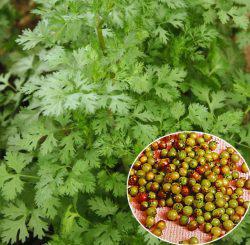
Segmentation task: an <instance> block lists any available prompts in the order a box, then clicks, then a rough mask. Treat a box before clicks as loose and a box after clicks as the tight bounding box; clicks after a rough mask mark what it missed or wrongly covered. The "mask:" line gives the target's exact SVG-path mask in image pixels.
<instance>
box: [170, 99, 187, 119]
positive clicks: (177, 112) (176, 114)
mask: <svg viewBox="0 0 250 245" xmlns="http://www.w3.org/2000/svg"><path fill="white" fill-rule="evenodd" d="M185 111H186V110H185V105H184V104H183V103H182V102H181V101H178V102H176V103H174V104H173V105H172V106H171V109H170V112H171V114H172V117H173V118H175V119H176V120H177V121H179V119H180V117H181V116H183V115H184V114H185Z"/></svg>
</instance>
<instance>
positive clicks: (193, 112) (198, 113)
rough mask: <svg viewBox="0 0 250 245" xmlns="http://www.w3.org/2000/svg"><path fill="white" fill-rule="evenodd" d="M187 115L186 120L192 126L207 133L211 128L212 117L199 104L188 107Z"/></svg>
mask: <svg viewBox="0 0 250 245" xmlns="http://www.w3.org/2000/svg"><path fill="white" fill-rule="evenodd" d="M188 110H189V115H188V118H189V119H190V120H191V122H192V124H194V125H198V126H200V127H201V128H203V129H204V130H205V131H209V129H210V128H211V127H212V120H213V117H212V115H211V114H210V113H209V112H208V111H207V108H206V107H205V106H203V105H201V104H198V103H193V104H191V105H189V107H188Z"/></svg>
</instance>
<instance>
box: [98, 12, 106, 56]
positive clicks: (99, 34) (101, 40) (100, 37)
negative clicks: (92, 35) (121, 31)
mask: <svg viewBox="0 0 250 245" xmlns="http://www.w3.org/2000/svg"><path fill="white" fill-rule="evenodd" d="M96 22H97V26H96V31H97V36H98V41H99V45H100V47H101V49H102V52H103V53H104V54H105V53H106V52H105V50H106V47H105V41H104V37H103V33H102V24H103V20H100V16H99V15H97V17H96Z"/></svg>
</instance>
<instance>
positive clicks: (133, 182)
mask: <svg viewBox="0 0 250 245" xmlns="http://www.w3.org/2000/svg"><path fill="white" fill-rule="evenodd" d="M137 181H138V177H137V175H131V176H130V177H129V180H128V184H129V185H136V183H137Z"/></svg>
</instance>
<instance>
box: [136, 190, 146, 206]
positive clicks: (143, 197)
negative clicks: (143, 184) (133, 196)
mask: <svg viewBox="0 0 250 245" xmlns="http://www.w3.org/2000/svg"><path fill="white" fill-rule="evenodd" d="M147 199H148V194H147V193H145V192H141V193H139V194H138V195H137V200H138V202H139V203H142V202H145V201H147Z"/></svg>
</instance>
